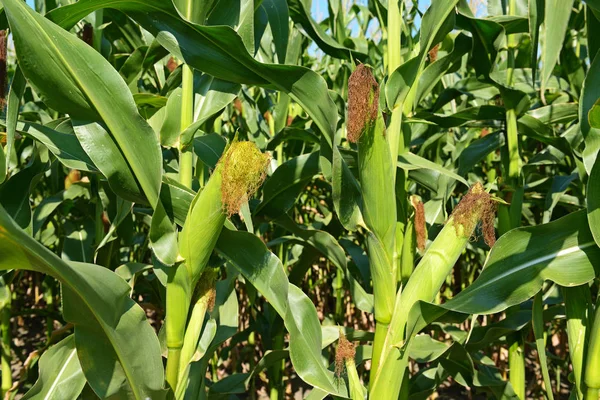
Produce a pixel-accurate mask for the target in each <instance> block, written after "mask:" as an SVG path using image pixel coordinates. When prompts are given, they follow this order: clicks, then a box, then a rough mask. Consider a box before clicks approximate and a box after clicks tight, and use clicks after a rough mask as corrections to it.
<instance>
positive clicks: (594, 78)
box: [579, 57, 600, 174]
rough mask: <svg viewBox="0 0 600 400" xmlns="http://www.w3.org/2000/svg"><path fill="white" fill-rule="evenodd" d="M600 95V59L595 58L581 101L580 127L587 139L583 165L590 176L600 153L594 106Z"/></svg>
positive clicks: (582, 91) (599, 136) (584, 85)
mask: <svg viewBox="0 0 600 400" xmlns="http://www.w3.org/2000/svg"><path fill="white" fill-rule="evenodd" d="M598 93H600V57H596V58H594V61H593V62H592V64H591V65H590V69H589V71H588V73H587V75H586V77H585V81H584V82H583V87H582V89H581V98H580V99H579V126H580V127H581V133H582V134H583V138H584V139H585V149H584V150H583V163H584V165H585V170H586V171H587V173H588V174H591V173H592V168H593V166H594V164H595V163H596V159H597V156H598V152H599V151H600V126H598V125H600V124H598V118H597V114H598V109H597V106H596V110H594V105H595V104H596V103H597V102H598V97H599V95H598Z"/></svg>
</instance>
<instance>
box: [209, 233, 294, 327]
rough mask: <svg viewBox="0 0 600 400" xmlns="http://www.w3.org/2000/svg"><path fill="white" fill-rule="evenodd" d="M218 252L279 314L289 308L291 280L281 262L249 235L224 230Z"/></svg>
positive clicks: (283, 313)
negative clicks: (289, 285)
mask: <svg viewBox="0 0 600 400" xmlns="http://www.w3.org/2000/svg"><path fill="white" fill-rule="evenodd" d="M216 250H217V251H218V252H219V253H220V254H221V255H223V256H224V257H225V258H226V259H227V261H229V262H230V263H231V264H232V265H233V266H234V267H235V268H236V269H237V270H238V271H239V272H240V273H241V274H242V275H244V277H245V278H246V279H248V280H249V281H250V282H252V285H254V287H256V289H257V290H258V291H259V292H260V293H261V294H262V295H263V296H265V298H266V299H267V300H268V301H269V303H270V304H271V305H272V306H273V308H275V310H276V311H277V313H278V314H280V315H285V314H286V310H287V308H288V304H287V296H288V280H287V276H286V275H285V271H284V270H283V266H282V265H281V261H279V259H278V258H277V257H276V256H275V255H274V254H273V253H271V252H270V251H268V250H267V248H266V246H265V245H264V243H262V241H261V240H260V239H259V238H258V237H256V236H255V235H253V234H251V233H248V232H236V231H231V230H229V229H223V231H222V232H221V235H220V236H219V240H218V241H217V245H216Z"/></svg>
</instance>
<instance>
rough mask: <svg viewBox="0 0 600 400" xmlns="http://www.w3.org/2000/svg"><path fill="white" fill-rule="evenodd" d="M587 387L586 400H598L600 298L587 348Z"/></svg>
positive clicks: (599, 390)
mask: <svg viewBox="0 0 600 400" xmlns="http://www.w3.org/2000/svg"><path fill="white" fill-rule="evenodd" d="M585 385H586V386H587V392H586V396H585V398H586V400H598V398H600V298H599V299H598V302H597V304H596V312H595V315H594V322H593V324H592V326H591V332H590V341H589V345H588V348H587V355H586V363H585Z"/></svg>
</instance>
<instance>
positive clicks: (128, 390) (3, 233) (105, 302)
mask: <svg viewBox="0 0 600 400" xmlns="http://www.w3.org/2000/svg"><path fill="white" fill-rule="evenodd" d="M0 255H1V257H0V260H1V261H0V269H29V270H33V271H39V272H42V273H46V274H49V275H52V276H53V277H55V278H56V279H58V280H59V281H60V282H61V284H62V289H63V303H64V311H63V313H64V317H65V320H67V321H69V322H71V323H73V325H74V326H75V343H76V346H77V354H78V357H79V361H80V362H81V367H82V369H83V372H84V374H85V376H86V379H87V381H88V383H89V384H90V385H91V386H92V388H93V389H94V391H95V392H96V393H97V394H98V395H99V396H100V397H103V398H106V397H110V396H113V395H116V396H120V397H130V398H135V399H140V400H142V399H146V398H148V397H149V398H152V399H155V398H156V399H160V398H163V397H164V394H165V392H164V391H163V388H162V385H163V381H164V370H163V366H162V359H161V356H160V346H159V343H158V338H157V337H156V334H155V333H154V330H153V329H152V327H151V326H150V324H149V323H148V321H147V319H146V314H145V312H144V311H143V310H142V309H141V308H140V307H139V306H138V305H137V304H136V303H135V302H134V301H133V300H131V299H130V298H129V292H130V288H129V285H127V283H125V281H123V280H122V279H121V278H119V277H118V276H117V275H116V274H114V273H113V272H112V271H110V270H108V269H106V268H104V267H100V266H97V265H93V264H80V263H77V264H68V263H66V262H65V261H63V260H61V259H60V258H58V257H57V256H56V255H55V254H54V253H52V252H50V251H49V250H48V249H46V248H45V247H43V246H42V245H41V244H39V243H38V242H36V241H35V240H34V239H32V238H31V237H30V236H29V235H27V234H26V233H25V232H24V231H22V230H21V229H19V227H18V226H17V225H16V224H15V223H14V221H13V220H12V219H10V217H9V216H8V215H7V213H6V211H5V210H4V209H3V208H1V207H0Z"/></svg>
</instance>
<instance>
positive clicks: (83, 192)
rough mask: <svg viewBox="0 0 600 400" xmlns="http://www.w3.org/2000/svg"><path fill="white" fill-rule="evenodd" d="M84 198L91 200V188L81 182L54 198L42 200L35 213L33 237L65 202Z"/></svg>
mask: <svg viewBox="0 0 600 400" xmlns="http://www.w3.org/2000/svg"><path fill="white" fill-rule="evenodd" d="M82 196H85V197H87V198H89V188H87V187H86V185H84V184H82V183H80V182H79V183H76V184H74V185H71V187H69V188H68V189H66V190H62V191H60V192H59V193H57V194H55V195H54V196H51V197H46V198H45V199H44V200H42V202H41V203H40V204H38V205H37V207H36V208H35V210H34V211H33V236H36V234H37V233H38V232H39V231H40V229H41V228H42V227H43V226H44V224H45V223H46V221H47V220H48V217H50V216H51V215H52V214H53V213H54V211H56V209H57V208H58V207H59V206H60V205H61V204H63V202H65V201H67V200H73V199H76V198H78V197H82Z"/></svg>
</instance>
